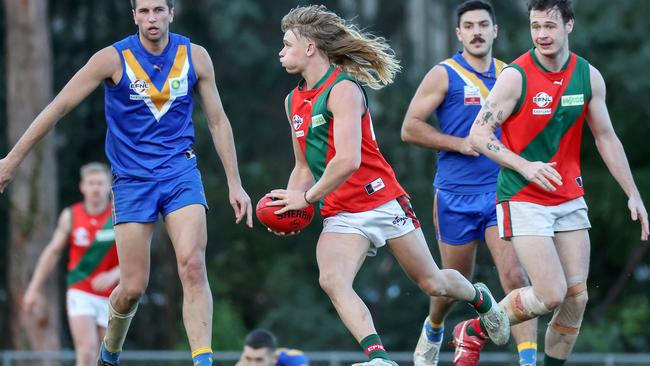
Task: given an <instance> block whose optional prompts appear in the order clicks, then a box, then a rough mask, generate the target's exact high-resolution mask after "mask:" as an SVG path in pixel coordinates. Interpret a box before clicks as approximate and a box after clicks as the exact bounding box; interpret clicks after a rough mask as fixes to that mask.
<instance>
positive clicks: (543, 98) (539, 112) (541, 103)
mask: <svg viewBox="0 0 650 366" xmlns="http://www.w3.org/2000/svg"><path fill="white" fill-rule="evenodd" d="M533 103H535V104H536V105H537V106H538V107H539V108H533V115H535V116H543V115H548V114H551V113H552V109H551V108H545V107H547V106H548V105H549V104H551V103H553V97H552V96H550V95H548V94H546V93H545V92H539V93H537V94H535V96H534V97H533Z"/></svg>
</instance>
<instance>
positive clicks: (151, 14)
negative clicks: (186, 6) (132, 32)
mask: <svg viewBox="0 0 650 366" xmlns="http://www.w3.org/2000/svg"><path fill="white" fill-rule="evenodd" d="M131 8H132V9H133V21H134V22H135V25H137V26H138V32H139V33H140V35H141V36H142V37H144V38H146V39H147V40H149V41H152V42H157V41H159V40H160V39H162V38H164V37H167V35H168V33H169V23H171V22H172V21H173V20H174V0H131Z"/></svg>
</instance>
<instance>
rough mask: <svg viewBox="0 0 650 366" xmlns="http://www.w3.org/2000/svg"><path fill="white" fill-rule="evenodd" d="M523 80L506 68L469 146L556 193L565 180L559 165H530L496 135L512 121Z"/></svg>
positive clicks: (480, 118) (489, 99) (479, 115)
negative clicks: (509, 118)
mask: <svg viewBox="0 0 650 366" xmlns="http://www.w3.org/2000/svg"><path fill="white" fill-rule="evenodd" d="M521 88H522V77H521V74H520V73H519V71H517V70H516V69H514V68H506V69H505V70H504V71H503V72H502V73H501V75H500V76H499V78H498V79H497V82H496V83H495V84H494V88H492V91H490V94H489V95H488V97H487V100H486V101H485V105H484V106H483V108H481V111H480V112H479V113H478V115H477V117H476V120H475V121H474V125H473V126H472V129H471V131H470V136H469V139H470V143H471V144H472V146H474V148H475V149H476V150H478V151H479V152H481V153H483V154H485V155H486V156H487V157H489V158H490V159H492V160H494V161H496V162H497V163H499V164H500V165H502V166H504V167H507V168H510V169H513V170H515V171H517V172H518V173H519V174H521V175H522V176H523V177H524V178H526V179H527V180H528V181H530V182H533V183H535V184H537V185H539V186H540V187H542V188H544V189H546V190H548V191H555V190H556V188H555V186H554V184H555V185H558V186H559V185H562V177H561V176H560V174H559V173H558V172H557V171H556V170H555V168H554V166H555V165H556V163H549V162H542V161H534V162H531V161H528V160H526V159H524V158H522V157H521V156H519V155H518V154H515V153H513V152H512V151H510V150H509V149H508V148H507V147H505V145H503V144H502V143H501V141H499V139H498V138H497V137H496V135H495V133H494V132H495V131H496V129H497V128H499V127H501V125H502V124H503V123H504V122H505V121H506V119H508V117H510V115H511V114H512V112H513V110H514V108H515V105H516V104H517V102H518V101H519V97H520V93H521Z"/></svg>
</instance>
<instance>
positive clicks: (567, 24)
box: [564, 19, 575, 33]
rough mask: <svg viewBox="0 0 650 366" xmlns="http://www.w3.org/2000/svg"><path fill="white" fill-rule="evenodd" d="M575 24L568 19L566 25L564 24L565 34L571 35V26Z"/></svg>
mask: <svg viewBox="0 0 650 366" xmlns="http://www.w3.org/2000/svg"><path fill="white" fill-rule="evenodd" d="M574 23H575V20H573V19H569V21H568V22H566V24H564V29H566V32H567V33H571V32H572V31H573V24H574Z"/></svg>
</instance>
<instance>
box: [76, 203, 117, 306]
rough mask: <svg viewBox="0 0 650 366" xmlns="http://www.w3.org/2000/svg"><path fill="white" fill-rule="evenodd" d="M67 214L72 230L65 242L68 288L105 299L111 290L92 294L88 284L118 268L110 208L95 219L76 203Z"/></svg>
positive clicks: (81, 205)
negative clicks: (66, 247)
mask: <svg viewBox="0 0 650 366" xmlns="http://www.w3.org/2000/svg"><path fill="white" fill-rule="evenodd" d="M70 210H71V211H72V228H71V229H72V230H71V231H70V237H69V239H68V241H69V243H70V257H69V260H68V275H67V282H68V287H69V288H74V289H77V290H81V291H85V292H88V293H90V294H94V295H98V296H104V297H108V295H110V294H111V291H113V287H111V288H109V289H106V290H105V291H95V290H93V288H92V286H91V282H92V280H93V279H94V278H95V277H97V275H98V274H100V273H102V272H106V271H110V270H112V269H114V268H115V267H116V266H117V265H118V262H117V249H116V247H115V233H114V232H113V220H112V217H111V205H110V204H109V205H107V207H106V210H105V211H104V212H102V213H100V214H98V215H90V214H88V213H87V212H86V209H85V208H84V204H83V202H79V203H75V204H74V205H72V206H71V207H70Z"/></svg>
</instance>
